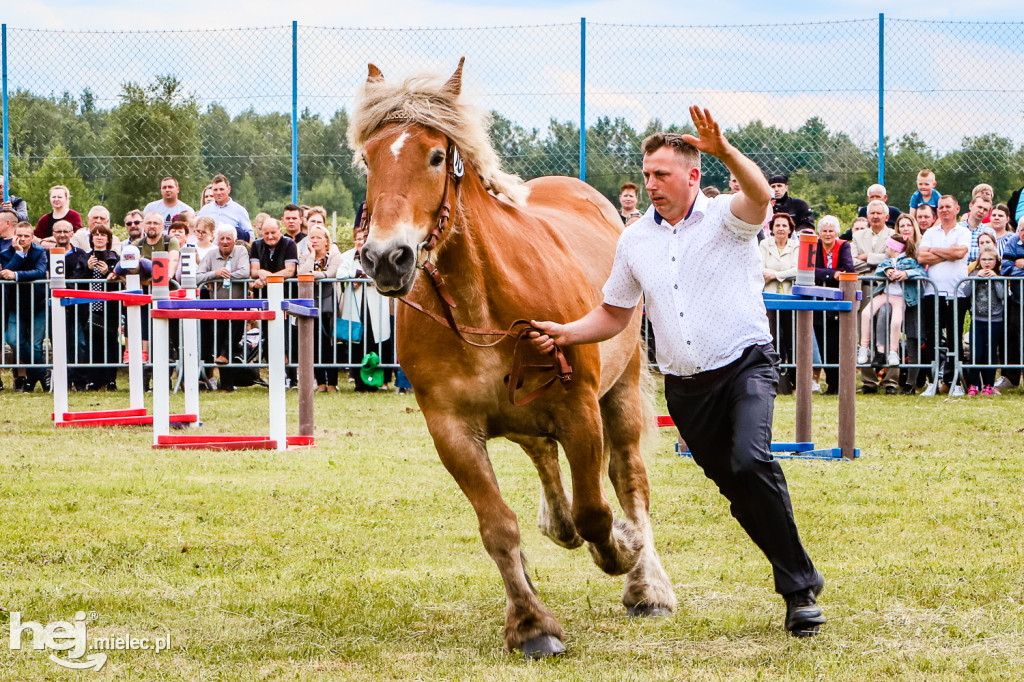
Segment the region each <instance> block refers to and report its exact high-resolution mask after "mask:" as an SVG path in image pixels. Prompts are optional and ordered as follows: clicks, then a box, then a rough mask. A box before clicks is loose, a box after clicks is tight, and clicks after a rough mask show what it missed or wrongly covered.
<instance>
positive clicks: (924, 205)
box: [916, 204, 939, 218]
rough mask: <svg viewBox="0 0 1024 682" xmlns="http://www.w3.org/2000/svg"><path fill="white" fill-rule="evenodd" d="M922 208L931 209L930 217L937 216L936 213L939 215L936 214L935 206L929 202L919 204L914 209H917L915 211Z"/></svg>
mask: <svg viewBox="0 0 1024 682" xmlns="http://www.w3.org/2000/svg"><path fill="white" fill-rule="evenodd" d="M922 208H924V209H927V210H929V211H931V212H932V217H933V218H936V217H938V215H939V214H938V211H936V210H935V207H934V206H932V205H931V204H921V205H920V206H918V207H917V209H916V210H917V211H920V210H921V209H922Z"/></svg>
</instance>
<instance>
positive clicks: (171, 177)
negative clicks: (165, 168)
mask: <svg viewBox="0 0 1024 682" xmlns="http://www.w3.org/2000/svg"><path fill="white" fill-rule="evenodd" d="M168 180H174V184H175V185H177V184H178V180H177V179H176V178H175V177H174V176H173V175H168V176H167V177H166V178H164V179H162V180H161V181H160V184H161V185H162V184H164V183H165V182H167V181H168Z"/></svg>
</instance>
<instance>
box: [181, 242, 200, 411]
mask: <svg viewBox="0 0 1024 682" xmlns="http://www.w3.org/2000/svg"><path fill="white" fill-rule="evenodd" d="M196 269H197V263H196V247H194V246H186V247H185V248H183V249H182V250H181V286H182V288H183V289H185V298H187V299H189V300H193V301H194V300H195V298H196V286H197V285H196ZM178 350H179V353H181V359H182V368H183V369H182V371H183V373H184V377H183V379H184V387H185V414H194V415H196V420H195V421H194V422H190V423H189V426H191V427H192V428H195V427H197V426H199V320H196V319H186V320H181V347H180V348H179V349H178Z"/></svg>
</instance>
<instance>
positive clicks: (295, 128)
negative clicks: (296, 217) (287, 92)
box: [292, 21, 299, 204]
mask: <svg viewBox="0 0 1024 682" xmlns="http://www.w3.org/2000/svg"><path fill="white" fill-rule="evenodd" d="M292 203H293V204H297V203H299V22H297V21H293V22H292Z"/></svg>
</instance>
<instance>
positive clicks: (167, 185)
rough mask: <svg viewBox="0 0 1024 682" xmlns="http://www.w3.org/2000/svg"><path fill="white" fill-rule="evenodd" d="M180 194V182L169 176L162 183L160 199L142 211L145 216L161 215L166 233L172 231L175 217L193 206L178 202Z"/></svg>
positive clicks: (150, 203)
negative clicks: (149, 214)
mask: <svg viewBox="0 0 1024 682" xmlns="http://www.w3.org/2000/svg"><path fill="white" fill-rule="evenodd" d="M180 192H181V189H180V188H179V187H178V181H177V180H175V179H174V178H172V177H171V176H169V175H168V176H167V177H166V178H164V179H163V180H161V181H160V198H159V199H157V200H156V201H151V202H149V203H148V204H146V208H144V209H142V213H143V215H146V214H148V213H159V214H160V215H162V216H163V217H164V233H166V232H167V230H169V229H171V221H172V220H174V216H176V215H178V214H179V213H182V212H184V211H191V210H192V207H191V206H189V205H188V204H186V203H184V202H183V201H179V200H178V194H179V193H180Z"/></svg>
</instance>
